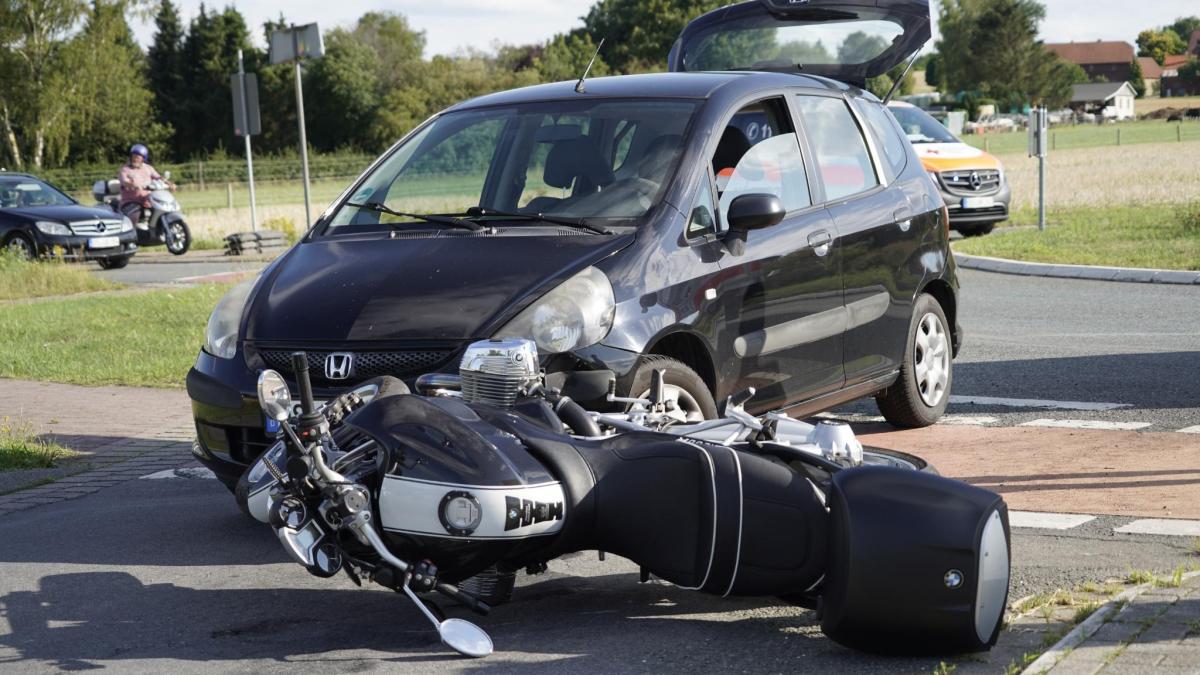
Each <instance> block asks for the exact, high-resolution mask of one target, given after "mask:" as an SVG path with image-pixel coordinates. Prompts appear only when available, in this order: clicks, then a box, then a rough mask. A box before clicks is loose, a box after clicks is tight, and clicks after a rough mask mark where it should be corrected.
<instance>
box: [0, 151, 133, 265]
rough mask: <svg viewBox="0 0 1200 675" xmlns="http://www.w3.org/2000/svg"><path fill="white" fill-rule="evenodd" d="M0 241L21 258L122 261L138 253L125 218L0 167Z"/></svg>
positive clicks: (107, 262) (25, 175)
mask: <svg viewBox="0 0 1200 675" xmlns="http://www.w3.org/2000/svg"><path fill="white" fill-rule="evenodd" d="M0 246H2V247H3V248H4V249H5V250H8V251H11V252H15V253H16V254H18V255H21V256H24V257H26V258H41V257H58V258H63V259H66V260H95V261H96V262H98V263H100V266H101V267H103V268H105V269H112V268H118V267H124V266H125V265H127V264H128V263H129V259H130V258H132V257H133V255H134V254H135V253H137V235H136V234H134V231H133V224H132V223H131V222H129V219H128V218H124V217H122V216H120V215H117V214H114V213H113V212H112V211H111V210H109V209H103V208H98V207H94V206H83V205H82V204H80V203H79V202H77V201H75V200H74V199H71V198H70V197H69V196H67V195H66V193H64V192H63V191H62V190H59V189H58V188H56V187H54V186H53V185H50V184H49V183H46V182H45V181H41V180H38V179H37V178H35V177H33V176H31V175H29V174H24V173H11V172H7V171H5V172H3V173H0Z"/></svg>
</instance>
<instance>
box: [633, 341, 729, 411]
mask: <svg viewBox="0 0 1200 675" xmlns="http://www.w3.org/2000/svg"><path fill="white" fill-rule="evenodd" d="M656 370H662V371H664V373H663V384H665V385H666V391H665V394H666V397H667V398H668V399H671V400H673V401H675V402H676V405H677V406H678V409H679V412H680V414H679V421H680V422H684V423H691V422H703V421H704V420H713V419H716V418H717V404H716V402H715V401H714V400H713V395H712V392H711V391H709V390H708V385H706V384H705V383H704V379H703V378H701V377H700V376H699V375H697V374H696V371H694V370H692V369H691V368H690V367H689V366H688V365H687V364H685V363H683V362H682V361H678V360H676V359H673V358H671V357H669V356H660V355H658V354H648V355H646V356H643V357H641V358H640V359H638V365H637V367H636V368H634V369H633V372H632V373H630V374H629V375H626V376H625V378H623V379H624V382H622V385H623V386H622V387H621V390H622V391H624V392H625V396H628V397H634V398H646V397H647V395H648V394H649V393H650V378H651V376H652V375H653V373H654V371H656Z"/></svg>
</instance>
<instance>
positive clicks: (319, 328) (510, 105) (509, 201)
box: [187, 0, 962, 485]
mask: <svg viewBox="0 0 1200 675" xmlns="http://www.w3.org/2000/svg"><path fill="white" fill-rule="evenodd" d="M877 4H878V7H877V6H876V2H875V1H874V0H872V2H871V3H870V4H869V5H868V4H865V3H858V2H830V1H821V0H812V1H811V2H809V3H806V4H804V5H797V7H799V9H795V8H792V7H791V5H790V4H789V3H787V2H785V1H784V0H776V1H775V2H766V1H765V0H764V1H761V2H760V1H755V2H744V3H742V4H739V5H733V6H730V7H727V8H723V9H720V10H717V11H715V12H712V13H709V14H707V15H704V16H702V17H700V18H699V19H697V20H696V21H694V22H693V23H692V24H690V25H689V26H688V27H687V29H686V30H685V31H684V32H683V34H682V35H681V36H680V39H679V41H678V43H677V44H676V45H675V47H674V48H673V49H672V52H671V59H670V63H671V69H672V71H675V72H671V73H664V74H653V75H635V76H622V77H610V78H599V79H593V80H588V81H587V82H586V83H582V84H578V83H575V82H564V83H558V84H547V85H541V86H535V87H529V88H525V89H519V90H515V91H508V92H503V93H497V94H492V95H488V96H483V97H481V98H478V99H475V100H472V101H468V102H466V103H462V104H459V105H456V106H454V107H452V108H450V109H448V110H446V111H444V112H442V113H441V114H438V115H436V116H434V117H433V118H432V119H430V120H428V121H427V122H425V123H424V124H422V125H421V126H420V127H418V128H417V129H415V130H414V131H412V132H411V133H410V134H409V135H408V136H406V137H405V138H404V139H402V140H401V141H400V142H399V143H397V144H396V145H395V146H394V147H393V148H392V149H391V150H389V151H388V152H387V153H386V154H384V155H383V156H382V157H381V158H380V159H378V160H377V161H376V162H375V163H374V164H373V165H372V166H371V167H370V168H369V169H368V170H367V171H366V173H364V174H363V176H362V177H361V178H359V179H358V180H357V181H356V182H355V183H354V184H353V185H352V186H350V188H349V189H347V191H346V192H345V193H344V194H343V195H342V196H341V197H340V198H339V199H338V200H337V201H336V202H335V203H334V204H333V205H332V206H331V207H330V208H329V209H328V210H327V211H326V212H325V213H324V214H322V215H321V217H320V219H319V220H318V221H317V222H316V224H315V225H314V226H313V228H312V229H311V230H310V231H309V233H308V234H307V235H306V236H305V237H304V238H303V239H302V241H300V242H299V243H298V244H297V245H296V246H294V247H293V248H292V249H291V250H289V251H288V252H287V253H286V254H285V255H283V256H282V257H280V258H279V259H278V260H276V261H275V262H274V263H273V264H272V265H270V266H269V267H268V268H267V269H266V270H265V271H264V273H263V274H262V276H261V277H260V278H259V279H257V280H255V281H252V282H247V283H245V284H243V285H241V286H239V287H237V288H235V289H234V290H232V291H231V292H230V293H229V295H228V296H227V297H226V298H224V299H223V300H222V301H221V302H220V304H219V305H218V306H217V308H216V310H215V311H214V313H213V316H212V319H211V321H210V323H209V328H208V336H207V344H206V346H205V347H204V349H203V350H202V351H201V352H200V354H199V357H198V358H197V360H196V364H195V367H194V368H193V369H192V370H191V372H190V373H189V374H188V378H187V385H188V393H189V394H190V396H191V398H192V401H193V411H194V414H195V418H196V426H197V432H198V437H199V442H198V444H197V446H196V454H197V456H198V457H199V458H200V459H201V460H202V461H203V462H204V463H205V464H206V465H208V466H209V467H211V468H213V469H214V470H215V471H216V472H217V474H218V475H219V476H220V477H222V478H223V479H224V480H225V481H226V483H228V484H230V485H232V484H233V481H234V480H236V478H237V476H238V474H240V473H241V471H242V469H243V468H244V466H245V465H246V463H247V462H249V461H252V460H253V459H254V458H255V457H256V456H257V455H258V454H259V453H260V452H261V451H262V450H263V449H265V448H266V447H267V444H268V443H269V442H273V436H274V434H273V432H274V429H271V431H270V432H268V431H266V430H265V428H264V427H265V423H264V420H263V417H262V413H261V412H260V410H259V407H258V405H257V403H256V401H255V398H254V392H255V379H256V377H257V374H258V373H259V372H260V371H261V370H262V369H264V368H273V369H276V370H279V371H281V372H284V373H288V372H290V370H291V369H290V367H289V355H290V354H291V353H292V352H294V351H297V350H305V351H306V352H307V353H308V355H309V360H310V364H311V366H312V368H313V370H314V383H315V385H316V386H317V387H318V392H317V395H318V397H328V396H330V395H332V394H333V392H336V391H339V390H342V389H345V388H347V387H349V386H352V385H354V384H356V383H358V382H361V381H363V380H366V379H368V378H371V377H374V376H378V375H381V374H392V375H396V376H398V377H401V378H403V379H405V380H407V381H408V382H410V383H411V382H412V381H413V378H415V377H416V376H417V375H419V374H422V373H426V372H433V371H444V372H456V371H457V368H458V365H459V356H460V355H461V353H462V350H463V349H464V348H465V346H466V345H467V344H469V343H471V342H473V341H475V340H479V339H486V338H489V337H505V336H523V337H529V338H532V339H534V340H535V341H536V342H537V346H538V350H539V352H540V355H541V360H542V366H543V368H544V369H545V371H546V372H547V374H548V381H549V382H550V383H551V384H552V385H554V386H557V387H561V388H562V389H564V390H565V392H566V393H567V394H568V395H570V396H571V397H573V398H574V399H576V400H579V401H581V402H585V403H587V404H589V405H594V406H602V405H605V404H606V403H605V399H604V396H605V394H606V393H607V391H606V387H607V384H608V382H609V380H610V379H612V378H615V379H616V382H617V384H618V388H619V391H618V393H619V394H622V395H630V394H632V395H641V394H643V393H644V392H646V391H647V390H648V388H649V386H650V379H651V373H652V372H653V371H654V370H656V369H660V370H665V371H666V384H667V389H668V395H669V396H671V397H673V398H675V399H676V400H677V401H678V404H679V407H680V412H679V415H680V417H686V418H689V419H697V418H702V417H712V416H714V415H715V414H716V412H717V406H718V402H721V401H723V400H724V399H726V397H728V396H730V395H731V394H733V393H735V392H738V391H741V390H743V389H745V388H746V387H754V388H756V389H757V391H758V395H757V396H756V397H755V398H754V399H753V401H752V403H751V405H750V408H751V409H752V411H761V410H766V409H776V408H785V409H788V410H790V411H792V412H794V413H795V414H797V415H809V414H812V413H816V412H819V411H822V410H826V409H829V408H831V407H833V406H836V405H838V404H841V403H845V402H847V401H850V400H853V399H856V398H860V397H864V396H872V395H874V396H876V397H877V400H878V402H879V407H880V409H881V410H882V411H883V413H884V415H885V416H886V417H887V418H888V419H889V420H891V421H892V422H893V423H894V424H897V425H900V426H906V427H914V426H923V425H928V424H932V423H933V422H934V421H936V420H937V419H938V417H939V416H940V415H941V414H942V412H943V411H944V409H945V407H946V403H947V400H948V398H949V390H950V386H951V358H952V356H953V354H954V353H956V352H957V349H958V345H959V344H960V341H961V336H962V331H961V330H959V328H958V326H957V322H956V316H957V301H956V298H957V288H958V282H957V280H956V277H955V264H954V259H953V257H952V256H951V253H950V248H949V245H948V239H949V236H948V229H947V224H948V217H947V214H946V210H945V207H944V205H943V202H942V198H941V195H940V193H939V191H938V189H937V187H936V186H935V185H934V184H933V183H932V182H931V181H930V179H929V175H928V173H927V172H926V171H925V170H924V168H923V167H922V165H921V161H920V159H918V158H917V156H916V155H915V153H914V151H913V148H912V145H911V144H910V143H909V142H908V140H907V139H906V138H905V136H904V134H903V132H902V130H901V129H900V128H899V126H898V125H897V124H896V121H895V119H894V118H893V117H892V116H891V115H889V114H888V112H887V110H886V109H885V108H884V107H883V105H882V104H881V103H880V101H879V100H878V99H877V98H876V97H875V96H873V95H871V94H870V93H867V92H865V91H863V90H862V89H861V87H862V86H864V85H865V81H866V78H867V77H872V76H875V75H879V74H881V73H883V72H886V71H887V70H888V69H890V68H892V67H893V66H895V65H896V64H898V63H901V62H902V61H904V59H905V58H906V57H909V56H911V55H912V54H913V53H914V52H915V51H916V50H917V49H918V48H919V47H920V45H921V44H923V43H924V42H925V41H926V40H927V39H928V37H929V8H928V4H927V2H926V0H904V1H903V2H888V1H887V0H879V2H878V3H877ZM783 8H786V9H783ZM831 17H834V18H832V19H831ZM835 38H836V39H835ZM820 40H824V44H826V45H831V48H832V50H833V52H834V53H836V54H838V55H840V56H841V57H842V60H841V62H839V61H838V57H837V56H834V55H831V54H828V53H826V54H823V55H819V58H818V61H820V62H814V63H803V64H801V65H800V66H797V65H796V62H795V61H794V60H792V58H791V57H789V56H788V55H789V54H791V53H793V52H796V53H802V52H803V53H808V54H812V53H814V52H813V49H808V50H807V51H806V50H804V49H801V48H800V46H802V45H803V44H808V46H809V47H810V48H811V47H812V45H813V44H816V43H818V42H819V41H820ZM839 43H843V44H842V46H841V48H838V44H839ZM847 45H849V46H847ZM820 49H821V50H823V49H824V47H820ZM801 68H802V69H803V72H801ZM694 70H703V71H706V72H690V71H694ZM771 71H782V72H771ZM412 214H418V215H412ZM429 214H440V215H433V216H431V215H429Z"/></svg>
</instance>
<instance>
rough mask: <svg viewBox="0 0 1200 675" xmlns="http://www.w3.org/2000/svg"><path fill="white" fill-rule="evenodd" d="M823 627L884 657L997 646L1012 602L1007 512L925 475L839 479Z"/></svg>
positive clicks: (887, 471)
mask: <svg viewBox="0 0 1200 675" xmlns="http://www.w3.org/2000/svg"><path fill="white" fill-rule="evenodd" d="M829 509H830V539H829V542H830V559H829V568H828V576H827V577H826V583H825V588H824V592H823V593H822V598H821V607H820V612H821V628H822V630H823V631H824V632H825V634H826V635H828V636H829V637H831V638H833V639H834V640H836V641H837V642H839V643H841V644H843V645H846V646H848V647H852V648H855V649H860V650H863V651H870V652H877V653H905V654H952V653H964V652H972V651H981V650H985V649H988V648H990V647H991V646H992V645H994V644H995V643H996V638H997V636H998V635H999V632H1000V624H1001V621H1002V619H1003V616H1004V608H1005V605H1006V604H1007V602H1008V581H1009V559H1010V544H1009V526H1008V508H1007V506H1006V505H1005V503H1004V500H1003V499H1002V498H1001V497H1000V496H999V495H997V494H996V493H994V492H991V491H989V490H984V489H981V488H977V487H973V486H971V485H967V484H966V483H961V482H958V481H953V480H949V479H946V478H942V477H940V476H935V475H932V474H928V473H923V472H917V471H904V470H900V469H894V468H887V467H860V468H856V469H849V470H846V471H842V472H839V473H837V474H835V475H834V477H833V485H832V489H831V491H830V493H829Z"/></svg>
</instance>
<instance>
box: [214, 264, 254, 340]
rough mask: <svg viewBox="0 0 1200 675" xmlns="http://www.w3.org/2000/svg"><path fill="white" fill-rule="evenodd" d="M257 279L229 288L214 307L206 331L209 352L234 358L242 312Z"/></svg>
mask: <svg viewBox="0 0 1200 675" xmlns="http://www.w3.org/2000/svg"><path fill="white" fill-rule="evenodd" d="M255 281H257V279H248V280H246V281H243V282H242V283H240V284H238V285H237V286H234V287H233V288H231V289H229V292H228V293H226V294H225V297H223V298H221V300H220V301H219V302H218V303H217V306H216V308H214V309H213V313H212V316H210V317H208V328H207V329H206V330H205V332H204V349H205V350H206V351H207V352H208V353H209V354H212V355H213V356H216V357H217V358H222V359H232V358H233V355H234V354H236V353H237V341H238V325H239V324H241V322H242V312H243V311H244V310H245V309H246V300H247V299H248V298H249V297H250V291H251V290H252V289H253V288H254V282H255Z"/></svg>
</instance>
